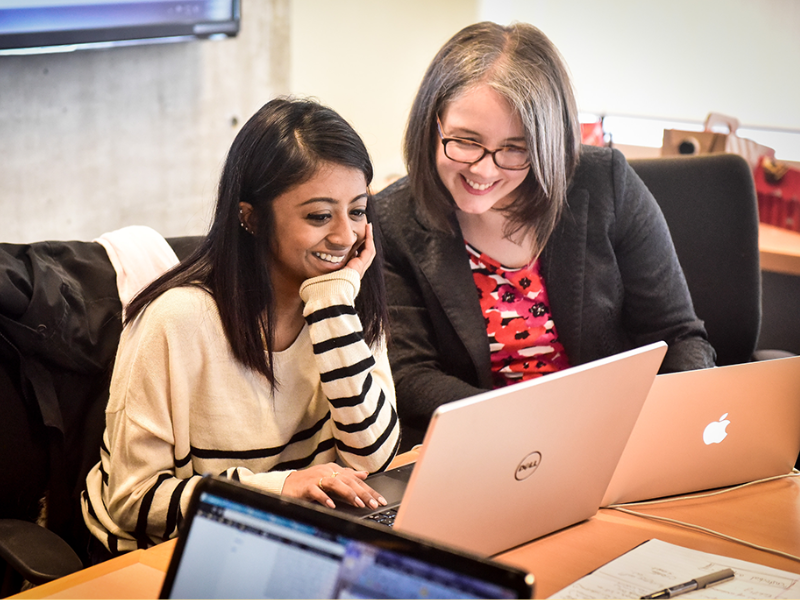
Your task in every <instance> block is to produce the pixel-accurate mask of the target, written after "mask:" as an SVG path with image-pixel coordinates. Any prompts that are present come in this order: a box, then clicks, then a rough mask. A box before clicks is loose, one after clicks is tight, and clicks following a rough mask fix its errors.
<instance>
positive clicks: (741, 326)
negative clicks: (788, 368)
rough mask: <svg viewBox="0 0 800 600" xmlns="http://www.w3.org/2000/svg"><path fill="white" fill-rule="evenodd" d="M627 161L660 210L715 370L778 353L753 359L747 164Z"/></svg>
mask: <svg viewBox="0 0 800 600" xmlns="http://www.w3.org/2000/svg"><path fill="white" fill-rule="evenodd" d="M629 162H630V164H631V166H632V167H633V169H634V170H635V171H636V173H637V174H638V175H639V177H641V179H642V181H644V183H645V185H647V187H648V188H649V189H650V191H651V192H652V193H653V195H654V196H655V198H656V200H657V201H658V204H659V205H660V206H661V210H662V211H663V213H664V217H665V218H666V220H667V224H668V225H669V229H670V233H671V234H672V239H673V241H674V243H675V249H676V251H677V253H678V259H679V260H680V262H681V266H682V267H683V271H684V273H685V274H686V282H687V284H688V286H689V291H690V292H691V295H692V300H693V302H694V307H695V311H696V312H697V316H698V317H699V318H700V319H702V320H703V321H705V325H706V330H707V331H708V338H709V341H710V342H711V345H712V346H714V349H715V350H716V351H717V364H718V365H730V364H735V363H742V362H748V361H750V360H753V359H754V358H755V359H761V358H770V357H775V356H777V355H781V354H782V353H780V352H778V353H771V352H770V351H766V352H760V353H758V354H757V353H756V345H757V342H758V336H759V329H760V326H761V271H760V266H759V251H758V203H757V200H756V191H755V186H754V183H753V174H752V172H751V171H750V166H749V165H748V164H747V162H746V161H745V160H744V159H743V158H742V157H740V156H738V155H735V154H707V155H700V156H688V157H674V158H673V157H670V158H655V159H639V160H631V161H629Z"/></svg>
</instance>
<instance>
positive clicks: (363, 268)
mask: <svg viewBox="0 0 800 600" xmlns="http://www.w3.org/2000/svg"><path fill="white" fill-rule="evenodd" d="M375 254H376V253H375V240H373V239H372V223H367V227H366V231H365V236H364V243H363V244H361V247H360V248H359V249H358V250H356V252H355V254H354V256H353V258H351V259H350V260H349V261H347V264H346V265H345V267H347V268H350V269H355V270H356V271H358V274H359V276H360V277H361V279H363V278H364V273H366V272H367V269H369V266H370V265H371V264H372V261H373V260H374V259H375Z"/></svg>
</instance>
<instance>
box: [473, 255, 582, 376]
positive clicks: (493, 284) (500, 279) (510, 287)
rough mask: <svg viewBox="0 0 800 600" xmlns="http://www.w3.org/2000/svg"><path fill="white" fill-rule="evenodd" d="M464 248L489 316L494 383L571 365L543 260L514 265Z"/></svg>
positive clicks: (483, 306) (487, 323) (487, 324)
mask: <svg viewBox="0 0 800 600" xmlns="http://www.w3.org/2000/svg"><path fill="white" fill-rule="evenodd" d="M465 243H466V242H465ZM466 246H467V253H468V254H469V262H470V267H471V268H472V277H473V279H474V280H475V286H476V287H477V288H478V296H479V298H480V303H481V309H482V310H483V316H484V319H485V320H486V332H487V334H488V336H489V351H490V353H491V361H492V380H493V384H494V387H495V388H499V387H504V386H506V385H509V384H512V383H517V382H520V381H526V380H528V379H533V378H534V377H541V376H542V375H546V374H547V373H554V372H556V371H560V370H562V369H566V368H568V367H569V366H570V364H569V360H568V358H567V354H566V352H565V351H564V346H562V345H561V343H560V342H559V341H558V334H557V333H556V326H555V323H553V319H552V316H551V315H550V303H549V301H548V299H547V291H546V290H545V286H544V281H543V280H542V277H541V275H540V274H539V260H538V259H537V260H535V261H533V262H532V263H531V264H529V265H528V266H526V267H522V268H519V269H511V268H508V267H504V266H503V265H501V264H500V263H499V262H497V261H496V260H494V259H493V258H491V257H489V256H487V255H485V254H483V253H482V252H481V251H480V250H478V249H477V248H474V247H472V246H471V245H470V244H469V243H466Z"/></svg>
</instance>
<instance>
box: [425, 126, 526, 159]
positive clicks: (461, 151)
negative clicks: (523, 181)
mask: <svg viewBox="0 0 800 600" xmlns="http://www.w3.org/2000/svg"><path fill="white" fill-rule="evenodd" d="M436 127H437V129H438V131H439V137H440V138H441V140H442V146H444V155H445V156H446V157H447V158H449V159H450V160H452V161H455V162H458V163H463V164H465V165H474V164H475V163H477V162H480V161H482V160H483V157H484V156H486V155H487V154H491V156H492V160H493V161H494V164H496V165H497V166H498V167H500V168H501V169H507V170H509V171H521V170H522V169H527V168H528V166H529V165H530V164H531V159H530V156H529V155H528V151H527V150H525V149H524V148H517V147H516V146H503V147H501V148H498V149H497V150H489V149H488V148H487V147H486V146H484V145H483V144H479V143H478V142H473V141H472V140H464V139H461V138H456V137H444V133H442V122H441V121H440V120H439V117H438V116H437V117H436Z"/></svg>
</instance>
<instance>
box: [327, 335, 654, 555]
mask: <svg viewBox="0 0 800 600" xmlns="http://www.w3.org/2000/svg"><path fill="white" fill-rule="evenodd" d="M666 348H667V346H666V344H665V343H664V342H658V343H655V344H651V345H648V346H644V347H642V348H638V349H635V350H631V351H628V352H624V353H621V354H617V355H614V356H611V357H608V358H604V359H601V360H598V361H594V362H591V363H587V364H584V365H580V366H577V367H573V368H570V369H566V370H564V371H561V372H558V373H554V374H552V375H547V376H546V377H541V378H538V379H534V380H531V381H527V382H523V383H518V384H515V385H511V386H508V387H505V388H501V389H497V390H492V391H489V392H485V393H482V394H478V395H476V396H473V397H471V398H465V399H463V400H458V401H456V402H450V403H447V404H445V405H442V406H440V407H439V408H438V409H437V410H436V412H435V413H434V415H433V418H432V420H431V422H430V425H429V427H428V431H427V433H426V435H425V439H424V441H423V444H422V449H421V451H420V456H419V458H418V460H417V462H416V464H415V466H414V465H410V466H409V467H400V468H399V469H396V470H392V471H386V472H385V473H378V474H376V475H372V476H370V478H368V480H367V481H368V483H369V484H370V485H371V486H372V487H373V488H375V489H376V490H377V491H379V492H380V493H381V494H382V495H383V496H384V497H385V498H386V500H387V501H388V502H389V507H387V508H391V507H397V505H398V504H399V507H397V508H396V510H397V516H396V519H395V522H394V527H395V528H396V529H398V530H399V531H403V532H407V533H411V534H414V535H419V536H425V537H428V538H431V539H434V540H436V541H439V542H442V543H445V544H448V545H451V546H455V547H457V548H462V549H465V550H469V551H472V552H476V553H478V554H481V555H485V556H486V555H494V554H496V553H498V552H501V551H503V550H508V549H509V548H512V547H514V546H517V545H519V544H523V543H525V542H528V541H530V540H532V539H535V538H537V537H540V536H542V535H545V534H548V533H551V532H553V531H556V530H557V529H561V528H563V527H567V526H568V525H572V524H574V523H577V522H579V521H583V520H584V519H588V518H589V517H591V516H593V515H594V514H595V513H596V512H597V509H598V508H599V507H600V501H601V500H602V498H603V493H604V492H605V490H606V488H607V487H608V483H609V481H610V480H611V475H612V474H613V473H614V468H615V467H616V465H617V461H618V460H619V457H620V455H621V454H622V450H623V449H624V447H625V444H626V442H627V441H628V436H629V435H630V433H631V430H632V429H633V425H634V423H635V422H636V418H637V417H638V416H639V411H640V410H641V408H642V405H643V404H644V400H645V398H646V397H647V393H648V391H649V390H650V386H651V385H652V383H653V379H654V378H655V375H656V372H657V371H658V368H659V366H660V365H661V361H662V359H663V357H664V354H665V353H666ZM409 472H410V478H409ZM406 478H408V481H407V486H406ZM400 500H402V503H401V502H400ZM338 506H339V510H344V511H346V512H348V513H350V514H353V515H355V516H359V517H364V518H373V517H374V514H373V513H374V512H376V511H370V510H369V509H356V508H354V507H350V506H345V505H343V503H342V502H339V503H338Z"/></svg>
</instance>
